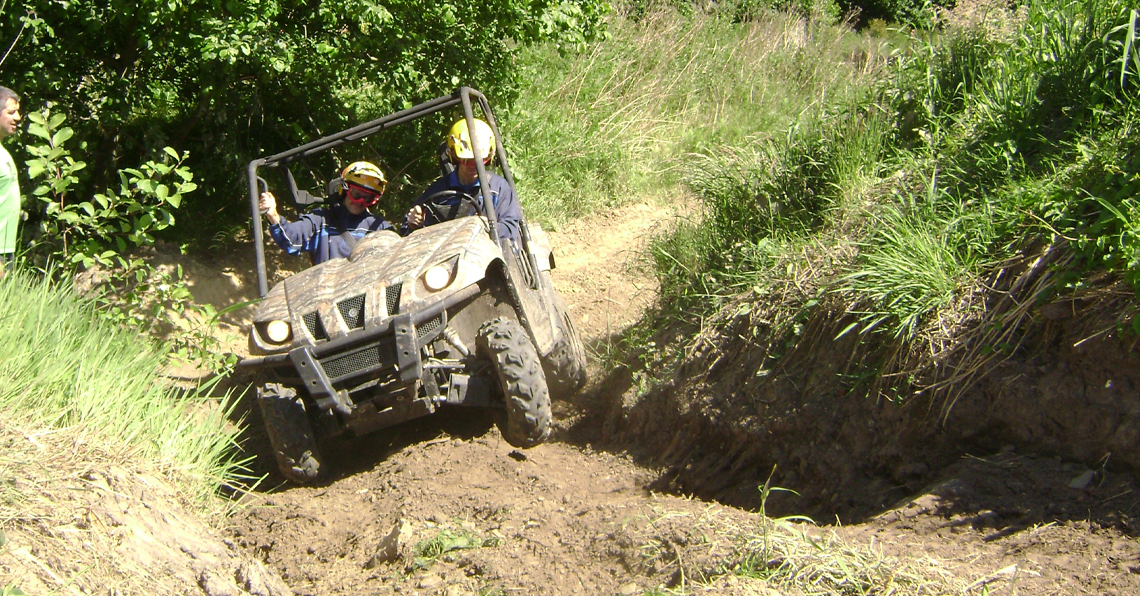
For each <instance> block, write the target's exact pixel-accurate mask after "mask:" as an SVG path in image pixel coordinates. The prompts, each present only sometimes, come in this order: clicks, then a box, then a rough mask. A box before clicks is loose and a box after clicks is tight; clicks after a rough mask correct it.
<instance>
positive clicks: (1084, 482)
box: [1069, 470, 1096, 490]
mask: <svg viewBox="0 0 1140 596" xmlns="http://www.w3.org/2000/svg"><path fill="white" fill-rule="evenodd" d="M1095 475H1096V472H1094V471H1092V470H1085V471H1084V473H1082V474H1081V475H1080V476H1077V477H1076V478H1073V480H1072V481H1071V482H1069V488H1075V489H1078V490H1083V489H1086V488H1088V486H1089V483H1090V482H1092V479H1093V476H1095Z"/></svg>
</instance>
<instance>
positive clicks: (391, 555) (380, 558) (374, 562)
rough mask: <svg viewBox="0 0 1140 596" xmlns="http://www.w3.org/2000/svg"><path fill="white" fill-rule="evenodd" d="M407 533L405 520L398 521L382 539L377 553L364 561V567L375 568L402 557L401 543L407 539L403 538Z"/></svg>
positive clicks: (377, 547)
mask: <svg viewBox="0 0 1140 596" xmlns="http://www.w3.org/2000/svg"><path fill="white" fill-rule="evenodd" d="M407 533H408V525H407V524H406V523H404V522H403V521H397V522H396V525H394V526H393V527H392V530H391V531H390V532H388V535H387V536H385V537H383V538H381V539H380V544H378V545H377V546H376V554H374V555H372V557H371V558H370V559H368V561H367V562H365V563H364V568H365V569H373V568H375V567H377V566H378V565H380V564H381V563H391V562H392V561H395V560H396V559H398V558H400V545H401V543H403V542H405V541H406V539H402V538H404V537H405V536H406V535H407Z"/></svg>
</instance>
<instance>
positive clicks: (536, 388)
mask: <svg viewBox="0 0 1140 596" xmlns="http://www.w3.org/2000/svg"><path fill="white" fill-rule="evenodd" d="M475 346H476V350H477V353H478V354H479V356H480V357H481V358H483V359H485V360H487V361H489V362H490V363H491V364H492V367H493V368H494V369H495V373H496V377H497V378H498V381H499V389H500V390H501V393H502V396H503V400H504V402H505V403H506V410H507V412H506V414H507V415H506V423H505V424H504V425H501V427H502V431H503V437H504V438H505V439H506V440H507V442H508V443H510V444H511V445H512V446H514V447H518V448H520V449H528V448H530V447H534V446H536V445H539V444H541V443H542V442H543V441H545V440H546V438H547V437H549V436H550V392H549V390H548V389H547V387H546V376H545V375H544V374H543V372H542V365H541V364H540V363H539V360H538V350H536V349H535V347H534V342H532V341H531V339H530V336H529V335H527V333H526V330H525V329H523V327H522V325H520V324H519V323H518V322H517V321H514V320H513V319H507V318H502V317H500V318H497V319H493V320H492V321H490V322H488V323H486V324H484V325H483V326H482V327H481V328H480V329H479V336H478V338H477V340H476V343H475Z"/></svg>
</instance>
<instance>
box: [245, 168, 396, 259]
mask: <svg viewBox="0 0 1140 596" xmlns="http://www.w3.org/2000/svg"><path fill="white" fill-rule="evenodd" d="M387 185H388V181H387V179H385V178H384V172H381V171H380V168H378V167H376V166H375V165H374V164H371V163H369V162H367V161H358V162H354V163H351V164H349V165H348V167H346V168H345V169H344V170H342V171H341V173H340V185H339V187H338V188H337V190H336V191H335V192H333V193H332V194H330V195H329V206H328V207H318V208H317V209H314V210H312V211H311V212H309V213H306V214H304V215H302V216H301V219H300V220H298V221H288V220H286V219H285V218H283V217H281V214H279V213H277V199H276V198H275V197H274V196H273V193H271V192H268V191H266V192H263V193H261V200H260V202H259V206H260V208H261V210H262V211H263V212H264V213H265V217H266V219H268V220H269V224H270V225H269V234H270V235H271V236H273V240H274V241H275V242H277V246H280V247H281V248H282V249H283V250H284V251H285V252H287V253H289V254H291V255H299V254H301V253H308V254H309V258H310V259H311V260H312V261H313V264H314V265H317V264H320V263H323V262H325V261H327V260H329V259H343V258H347V257H348V255H349V254H351V253H352V249H353V247H355V246H356V241H357V239H359V238H363V237H364V235H365V234H367V233H368V232H375V231H377V230H391V229H393V227H392V224H390V223H388V222H387V221H386V220H385V219H384V218H382V217H378V216H376V215H373V214H372V213H370V212H369V211H368V208H369V207H372V206H373V205H375V204H376V202H377V201H379V200H380V195H382V194H384V188H385V187H386V186H387Z"/></svg>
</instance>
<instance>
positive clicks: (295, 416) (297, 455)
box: [257, 383, 322, 484]
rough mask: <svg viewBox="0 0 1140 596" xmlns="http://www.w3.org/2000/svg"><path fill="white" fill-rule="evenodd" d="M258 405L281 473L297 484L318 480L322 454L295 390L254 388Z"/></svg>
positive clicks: (270, 386)
mask: <svg viewBox="0 0 1140 596" xmlns="http://www.w3.org/2000/svg"><path fill="white" fill-rule="evenodd" d="M257 404H258V406H259V407H260V408H261V418H262V420H263V421H264V422H265V434H267V435H268V436H269V444H270V445H271V446H272V447H273V455H274V456H275V457H276V458H277V467H278V469H280V470H281V474H282V475H283V476H285V478H286V479H288V480H291V481H293V482H296V483H298V484H305V483H309V482H314V481H316V480H319V479H320V478H321V473H322V470H321V454H320V452H319V451H318V450H317V442H316V439H315V437H314V436H313V427H312V425H311V424H310V423H309V417H308V415H307V414H306V413H305V404H304V403H303V402H302V401H301V400H300V399H299V398H298V397H297V390H296V389H294V388H292V387H288V386H285V385H282V384H280V383H266V384H265V385H263V386H262V387H260V388H258V390H257Z"/></svg>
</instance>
